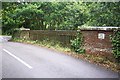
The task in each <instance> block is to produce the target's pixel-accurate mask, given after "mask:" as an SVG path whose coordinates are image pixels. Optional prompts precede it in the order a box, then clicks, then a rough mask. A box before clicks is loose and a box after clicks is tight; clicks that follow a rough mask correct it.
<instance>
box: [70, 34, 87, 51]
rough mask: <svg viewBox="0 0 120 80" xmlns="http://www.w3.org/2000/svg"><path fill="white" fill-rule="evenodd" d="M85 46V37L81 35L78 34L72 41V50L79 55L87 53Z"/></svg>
mask: <svg viewBox="0 0 120 80" xmlns="http://www.w3.org/2000/svg"><path fill="white" fill-rule="evenodd" d="M82 46H83V36H82V34H81V33H77V36H76V38H75V39H74V40H71V49H72V50H73V51H75V52H77V53H85V49H83V48H82Z"/></svg>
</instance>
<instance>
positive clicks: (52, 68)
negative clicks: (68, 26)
mask: <svg viewBox="0 0 120 80" xmlns="http://www.w3.org/2000/svg"><path fill="white" fill-rule="evenodd" d="M1 48H2V78H118V73H116V72H113V71H111V70H108V69H105V68H103V67H100V66H97V65H95V64H90V63H88V62H86V61H83V60H80V59H75V58H73V57H71V56H68V55H65V54H61V53H59V52H55V51H52V50H49V49H46V48H42V47H38V46H33V45H29V44H22V43H16V42H4V43H3V44H2V47H1Z"/></svg>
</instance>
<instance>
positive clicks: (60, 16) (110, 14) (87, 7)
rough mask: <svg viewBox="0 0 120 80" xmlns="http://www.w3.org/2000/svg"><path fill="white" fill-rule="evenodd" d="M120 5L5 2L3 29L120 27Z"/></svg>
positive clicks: (115, 3) (102, 3) (108, 3)
mask: <svg viewBox="0 0 120 80" xmlns="http://www.w3.org/2000/svg"><path fill="white" fill-rule="evenodd" d="M119 4H120V2H101V3H99V2H86V3H85V2H31V3H30V2H21V3H18V2H2V29H3V33H4V34H11V33H12V31H13V30H14V29H15V28H21V27H24V28H30V29H31V30H76V29H78V27H80V26H120V21H119V19H120V15H119V11H120V5H119Z"/></svg>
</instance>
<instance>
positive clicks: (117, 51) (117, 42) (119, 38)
mask: <svg viewBox="0 0 120 80" xmlns="http://www.w3.org/2000/svg"><path fill="white" fill-rule="evenodd" d="M111 40H112V46H113V55H114V57H115V58H116V59H117V60H118V62H120V31H115V33H114V35H113V36H111Z"/></svg>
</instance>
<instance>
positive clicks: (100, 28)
mask: <svg viewBox="0 0 120 80" xmlns="http://www.w3.org/2000/svg"><path fill="white" fill-rule="evenodd" d="M79 30H120V27H81V28H79Z"/></svg>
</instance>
